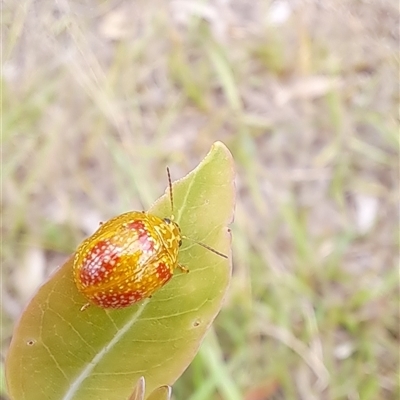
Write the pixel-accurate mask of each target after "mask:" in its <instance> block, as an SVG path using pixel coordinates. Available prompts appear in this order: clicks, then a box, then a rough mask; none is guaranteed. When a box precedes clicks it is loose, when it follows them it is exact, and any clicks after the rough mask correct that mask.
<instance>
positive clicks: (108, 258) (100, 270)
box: [80, 240, 120, 286]
mask: <svg viewBox="0 0 400 400" xmlns="http://www.w3.org/2000/svg"><path fill="white" fill-rule="evenodd" d="M119 260H120V257H119V248H118V247H116V246H115V245H114V244H113V243H112V242H110V241H109V240H100V241H98V242H97V243H96V244H95V245H94V246H93V247H92V248H91V249H90V251H89V252H88V253H87V254H86V255H85V257H84V258H83V260H82V267H81V270H80V279H81V282H82V284H83V285H84V286H90V285H96V284H99V283H101V282H104V281H105V280H107V277H108V275H110V273H111V272H112V270H113V269H114V268H115V267H116V266H117V265H118V262H119Z"/></svg>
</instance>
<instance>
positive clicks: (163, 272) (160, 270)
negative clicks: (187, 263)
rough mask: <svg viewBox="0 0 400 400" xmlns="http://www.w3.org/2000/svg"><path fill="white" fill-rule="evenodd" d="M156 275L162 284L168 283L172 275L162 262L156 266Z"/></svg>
mask: <svg viewBox="0 0 400 400" xmlns="http://www.w3.org/2000/svg"><path fill="white" fill-rule="evenodd" d="M157 274H158V278H159V279H160V280H161V281H163V282H167V281H169V280H170V279H171V277H172V273H171V271H170V269H169V268H168V267H167V266H166V265H165V263H163V262H160V263H159V264H158V266H157Z"/></svg>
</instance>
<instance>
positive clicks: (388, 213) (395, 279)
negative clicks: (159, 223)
mask: <svg viewBox="0 0 400 400" xmlns="http://www.w3.org/2000/svg"><path fill="white" fill-rule="evenodd" d="M398 27H399V4H398V2H397V1H395V0H393V1H392V0H386V1H383V0H382V1H379V0H376V1H367V0H365V1H363V0H342V1H336V0H335V1H334V0H326V1H323V2H322V1H317V0H315V1H312V0H309V1H306V0H302V1H300V0H298V1H295V0H293V1H289V0H286V1H285V0H276V1H272V0H271V1H268V0H251V1H250V0H215V1H206V0H204V1H202V0H186V1H178V0H177V1H159V0H158V1H157V0H155V1H144V0H137V1H121V0H102V1H95V0H88V1H76V0H73V1H69V0H57V1H48V0H37V1H33V0H20V1H12V0H5V1H4V2H3V4H2V27H1V30H2V38H1V39H2V55H3V58H2V74H1V83H2V98H1V106H2V129H1V137H2V144H1V152H2V162H1V170H2V182H1V184H2V195H1V235H2V238H1V242H2V246H1V257H2V264H1V265H2V268H1V276H2V286H1V291H2V323H1V338H2V340H1V348H2V364H1V365H2V367H1V377H2V380H1V393H2V398H3V399H7V395H6V388H5V383H4V368H3V361H4V356H5V355H6V353H7V347H8V344H9V341H10V338H11V335H12V329H13V326H14V324H15V323H16V321H17V320H18V317H19V315H20V314H21V312H22V310H23V307H24V306H25V305H26V303H27V301H29V298H30V297H31V296H32V295H33V293H34V292H35V291H36V289H37V287H38V286H39V285H40V284H41V283H42V282H43V281H44V280H45V279H46V278H47V277H48V275H49V274H50V273H51V272H52V271H54V269H55V268H57V266H59V265H60V264H61V263H63V261H65V260H66V258H67V257H68V255H69V254H71V253H72V252H73V251H74V249H75V248H76V246H77V245H78V244H79V243H80V241H81V240H82V239H83V238H84V237H86V236H88V235H89V234H91V233H92V232H93V231H94V230H95V229H96V228H97V227H98V223H99V221H104V220H107V219H108V218H109V217H111V216H114V215H117V214H120V213H121V212H124V211H127V210H142V209H147V208H148V207H149V206H150V205H151V204H152V202H153V201H154V200H155V199H156V198H157V197H159V196H160V195H161V194H162V193H163V192H164V190H165V188H166V186H167V180H166V173H165V170H166V166H167V165H168V166H169V167H170V168H171V172H172V176H173V178H174V179H178V178H180V177H182V176H184V175H185V174H186V173H188V172H189V171H190V170H191V169H192V168H193V167H195V166H196V165H197V164H198V162H199V161H200V160H201V159H202V158H203V157H204V156H205V154H206V153H207V152H208V150H209V148H210V146H211V145H212V143H213V142H214V141H216V140H221V141H223V142H224V143H225V144H226V145H227V146H228V147H229V149H230V150H231V152H232V154H233V156H234V159H235V162H236V168H237V180H236V187H237V205H236V217H235V221H234V223H233V225H232V232H233V278H232V283H231V287H230V290H229V294H228V297H227V299H226V302H225V305H224V307H223V309H222V311H221V312H220V314H219V316H218V317H217V320H216V322H215V324H214V326H213V329H212V330H211V331H210V333H209V335H208V336H207V338H206V340H205V342H204V344H203V346H202V348H201V350H200V352H199V354H198V355H197V356H196V358H195V360H194V361H193V363H192V364H191V366H190V367H189V368H188V369H187V371H186V372H185V373H184V374H183V376H182V377H181V378H180V379H179V380H178V382H177V383H176V384H175V385H174V399H175V400H183V399H184V400H187V399H190V400H201V399H207V400H209V399H211V400H217V399H224V400H240V399H246V400H270V399H275V400H277V399H327V400H328V399H349V400H359V399H362V400H364V399H365V400H367V399H398V398H399V397H398V396H400V390H399V375H398V374H399V337H400V335H399V324H400V318H399V119H398V105H399V100H400V99H399V86H398V73H399V55H398V50H399V30H398Z"/></svg>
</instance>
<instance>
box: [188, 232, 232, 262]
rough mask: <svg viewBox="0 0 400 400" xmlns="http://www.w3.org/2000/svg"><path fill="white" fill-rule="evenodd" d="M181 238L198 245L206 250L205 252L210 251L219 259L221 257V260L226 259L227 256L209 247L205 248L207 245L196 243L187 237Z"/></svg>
mask: <svg viewBox="0 0 400 400" xmlns="http://www.w3.org/2000/svg"><path fill="white" fill-rule="evenodd" d="M182 238H183V239H187V240H189V241H190V242H193V243H196V244H198V245H199V246H201V247H204V248H205V249H207V250H210V251H211V252H212V253H214V254H217V255H218V256H220V257H222V258H228V256H227V255H225V254H222V253H220V252H219V251H217V250H215V249H213V248H212V247H210V246H207V245H206V244H204V243H201V242H198V241H197V240H194V239H191V238H189V237H187V236H182Z"/></svg>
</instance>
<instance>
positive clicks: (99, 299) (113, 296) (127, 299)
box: [93, 291, 143, 308]
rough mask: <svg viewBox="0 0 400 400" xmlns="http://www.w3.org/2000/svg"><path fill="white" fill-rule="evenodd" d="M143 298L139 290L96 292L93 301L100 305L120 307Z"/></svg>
mask: <svg viewBox="0 0 400 400" xmlns="http://www.w3.org/2000/svg"><path fill="white" fill-rule="evenodd" d="M142 299H143V293H141V292H140V291H127V292H123V293H114V292H98V293H97V294H96V295H95V296H94V297H93V302H94V303H95V304H97V305H98V306H100V307H106V308H121V307H126V306H129V305H131V304H133V303H136V302H137V301H140V300H142Z"/></svg>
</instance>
